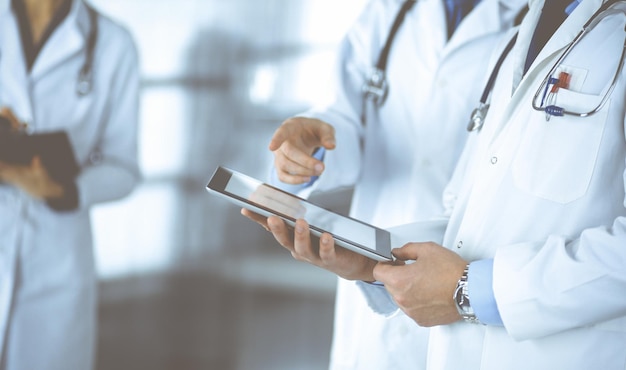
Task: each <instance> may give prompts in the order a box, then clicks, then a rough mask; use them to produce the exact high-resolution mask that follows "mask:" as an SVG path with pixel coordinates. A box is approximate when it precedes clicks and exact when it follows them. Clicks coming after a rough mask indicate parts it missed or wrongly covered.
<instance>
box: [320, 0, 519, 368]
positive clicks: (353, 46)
mask: <svg viewBox="0 0 626 370" xmlns="http://www.w3.org/2000/svg"><path fill="white" fill-rule="evenodd" d="M402 2H403V1H400V0H382V1H381V0H375V1H371V2H369V3H368V5H367V6H366V8H365V10H364V11H363V13H362V14H361V16H360V17H359V19H358V20H357V22H356V24H355V25H354V26H353V27H352V29H351V30H350V32H349V33H348V35H347V37H346V39H345V41H344V43H343V44H342V49H341V54H340V58H339V61H338V66H339V71H338V78H337V86H336V91H337V97H336V100H335V101H334V103H333V105H331V106H330V107H325V108H323V109H318V110H316V111H314V112H312V113H310V114H308V116H310V117H315V118H319V119H321V120H323V121H325V122H328V123H330V124H332V125H333V126H334V127H335V130H336V141H337V147H336V149H335V150H332V151H328V152H326V155H325V159H324V162H325V165H326V170H325V172H324V173H323V174H322V176H320V178H319V180H317V182H316V183H315V184H314V186H313V187H312V189H310V190H311V191H324V190H327V189H333V188H337V187H341V186H350V185H353V184H356V186H355V192H354V197H353V200H352V209H351V212H350V215H351V216H352V217H355V218H357V219H361V220H364V221H366V222H369V223H372V224H374V225H377V226H379V227H382V228H388V227H392V226H396V225H401V224H406V223H410V222H414V221H417V220H423V219H430V218H432V217H434V216H438V215H442V214H443V207H442V205H441V197H442V192H443V189H444V187H445V185H446V184H447V182H448V181H449V177H450V175H451V173H452V171H453V168H454V167H455V164H456V161H457V158H458V156H459V155H460V153H461V151H462V148H463V146H464V143H465V140H466V138H467V136H468V133H467V131H466V129H465V128H466V125H467V122H468V120H469V116H470V113H471V111H472V109H473V108H474V107H475V106H476V105H477V103H478V101H479V98H480V94H481V93H482V88H483V86H484V84H485V80H486V77H485V75H486V74H487V70H488V64H489V57H488V56H489V55H490V54H491V51H492V49H493V48H494V46H495V45H496V44H497V42H498V40H499V37H500V36H501V35H502V33H503V32H504V31H505V30H507V29H508V28H509V27H510V26H511V25H512V23H513V19H514V17H515V16H516V15H517V14H518V13H519V11H520V9H521V8H522V7H523V6H524V5H525V4H524V3H523V2H519V3H518V4H515V2H511V1H498V0H484V1H482V3H480V4H479V5H478V6H477V8H476V9H475V10H474V11H473V12H472V13H470V15H468V16H467V18H466V19H465V20H464V21H463V22H462V23H461V24H460V26H459V28H458V30H457V31H456V32H455V34H454V35H453V37H452V38H451V39H450V41H447V29H446V20H445V11H444V8H443V3H442V2H441V1H439V0H419V1H418V2H417V4H416V5H415V6H414V8H413V9H412V10H411V11H410V12H409V13H408V14H407V16H406V19H405V21H404V23H403V24H402V25H401V27H400V29H399V31H398V34H397V36H396V39H395V41H394V43H393V46H392V49H391V54H390V57H389V64H388V82H389V96H388V98H387V101H386V103H385V105H384V106H383V107H382V108H380V110H379V111H378V112H377V114H376V115H368V117H367V118H368V119H367V122H366V125H365V127H363V125H362V123H361V121H360V115H361V113H362V110H363V101H362V93H361V89H362V86H363V84H364V83H365V81H366V79H367V78H368V77H369V73H370V71H371V68H372V66H373V65H374V64H375V61H376V59H377V58H378V54H379V53H380V51H381V49H382V47H383V44H384V42H385V39H386V37H387V34H388V32H389V30H390V26H391V23H392V21H393V19H394V17H395V15H396V13H397V11H398V9H399V8H400V6H401V4H402ZM361 143H363V145H364V146H365V149H363V150H362V149H361V147H360V145H361ZM363 153H365V154H363ZM394 247H399V245H396V246H394ZM427 335H428V331H427V330H426V329H422V328H420V327H418V326H417V325H416V324H415V323H414V322H413V321H412V320H411V319H409V318H407V317H406V316H405V315H403V314H397V315H395V316H393V317H383V316H380V315H378V314H376V313H374V312H373V311H372V310H371V309H370V308H369V307H368V305H367V303H366V301H365V300H364V298H363V297H362V295H361V292H360V291H359V289H358V287H357V286H356V285H355V284H354V282H348V281H344V280H341V279H340V281H339V285H338V292H337V302H336V313H335V330H334V339H333V347H332V354H331V357H332V359H331V368H333V369H365V368H367V369H404V368H406V369H419V368H420V367H423V366H424V362H425V360H424V359H425V351H426V349H425V348H426V347H425V341H426V336H427Z"/></svg>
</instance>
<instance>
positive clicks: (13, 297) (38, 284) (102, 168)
mask: <svg viewBox="0 0 626 370" xmlns="http://www.w3.org/2000/svg"><path fill="white" fill-rule="evenodd" d="M89 24H90V22H89V17H88V13H87V10H86V8H85V5H84V4H83V3H82V2H81V1H74V3H73V5H72V8H71V10H70V14H69V15H68V17H67V18H66V19H65V20H64V21H63V23H61V25H60V26H59V28H57V30H56V31H55V32H54V34H52V35H51V37H50V39H49V40H48V43H47V44H46V45H45V47H44V48H43V50H42V51H41V53H40V54H39V56H38V58H37V60H36V62H35V64H34V66H33V69H32V71H31V73H30V74H27V72H26V68H25V62H24V58H23V53H22V46H21V43H20V38H19V32H18V26H17V22H16V18H15V16H14V15H13V13H12V11H11V8H10V1H9V0H0V105H4V106H9V107H11V108H12V109H13V111H14V112H15V114H16V115H17V116H18V117H19V118H20V119H22V120H24V121H26V122H30V124H31V128H32V129H34V131H35V132H45V131H50V130H55V129H65V130H67V132H68V134H69V137H70V141H71V143H72V145H73V148H74V154H75V156H76V158H77V161H78V162H79V163H80V164H81V167H82V169H81V172H80V174H79V175H78V177H77V179H76V184H77V189H78V198H79V207H78V209H76V210H74V211H69V212H55V211H54V210H52V209H51V208H49V207H48V206H47V205H46V204H45V203H43V202H40V201H36V200H33V199H32V198H30V197H28V196H27V195H25V194H24V193H22V192H20V191H18V190H17V189H15V188H13V187H10V186H7V185H0V349H2V365H1V366H0V368H2V369H9V370H23V369H46V370H71V369H76V370H85V369H90V368H92V366H93V355H94V344H95V341H94V339H95V334H96V333H95V330H96V315H95V312H96V306H95V303H96V276H95V271H94V261H93V251H92V240H91V227H90V219H89V207H90V206H91V205H93V204H94V203H98V202H102V201H107V200H113V199H117V198H120V197H122V196H124V195H126V194H128V193H129V192H130V191H131V189H132V188H133V186H134V185H135V184H136V182H137V181H138V178H139V172H138V168H137V146H136V141H137V111H138V85H139V84H138V80H139V79H138V65H137V54H136V50H135V47H134V44H133V42H132V40H131V38H130V36H129V34H128V33H127V32H126V31H125V30H123V29H122V28H121V27H120V26H118V25H116V24H114V23H113V22H111V21H110V20H109V19H106V18H104V17H100V18H99V22H98V24H99V29H98V30H99V34H98V41H97V46H96V53H95V61H94V71H93V76H94V82H93V91H92V92H91V93H90V94H88V95H87V96H84V97H79V96H77V94H76V92H75V91H76V83H77V76H78V71H79V69H80V67H81V66H82V65H83V61H84V58H85V51H84V49H83V48H84V47H85V43H86V39H87V34H88V31H89ZM97 147H99V148H100V150H99V155H94V153H96V151H97V149H96V148H97ZM96 154H98V153H96ZM96 156H98V157H100V159H99V160H97V161H90V159H95V157H96Z"/></svg>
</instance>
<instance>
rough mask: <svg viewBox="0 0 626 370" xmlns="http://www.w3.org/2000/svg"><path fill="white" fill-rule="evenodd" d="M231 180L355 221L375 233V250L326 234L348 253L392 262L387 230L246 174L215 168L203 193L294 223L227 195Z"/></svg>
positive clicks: (318, 232) (312, 228) (318, 230)
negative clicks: (241, 181) (250, 183)
mask: <svg viewBox="0 0 626 370" xmlns="http://www.w3.org/2000/svg"><path fill="white" fill-rule="evenodd" d="M231 177H239V178H240V179H243V180H245V181H247V182H253V183H256V184H258V185H259V186H261V185H264V186H266V187H268V188H270V189H273V190H276V191H278V192H281V193H282V194H286V195H288V196H290V197H293V198H295V199H297V200H298V201H300V202H303V203H304V204H308V205H310V206H313V207H316V208H317V209H320V210H323V211H324V212H329V213H330V214H332V215H333V216H334V217H341V218H344V219H347V220H350V221H351V222H356V223H359V224H362V225H365V226H367V227H369V228H371V229H373V231H374V232H375V239H376V245H375V249H376V250H372V249H371V248H369V247H366V246H364V245H362V244H360V243H357V242H355V241H352V240H350V239H348V238H346V237H345V236H342V235H340V234H338V233H330V232H329V233H330V234H331V235H332V236H333V239H334V240H335V243H336V244H337V245H339V246H341V247H344V248H347V249H349V250H352V251H354V252H356V253H359V254H362V255H364V256H366V257H368V258H371V259H374V260H376V261H392V260H393V256H392V254H391V236H390V234H389V232H388V231H386V230H383V229H380V228H378V227H375V226H373V225H370V224H368V223H365V222H362V221H359V220H357V219H354V218H351V217H348V216H344V215H341V214H338V213H335V212H333V211H330V210H328V209H325V208H323V207H320V206H318V205H316V204H313V203H311V202H309V201H308V200H306V199H304V198H301V197H298V196H297V195H294V194H291V193H288V192H286V191H283V190H281V189H279V188H277V187H274V186H272V185H269V184H267V183H264V182H262V181H260V180H257V179H255V178H253V177H250V176H248V175H245V174H242V173H240V172H237V171H234V170H231V169H229V168H226V167H222V166H219V167H218V168H217V169H216V170H215V172H214V173H213V176H211V179H210V180H209V182H208V184H207V186H206V189H207V191H209V192H211V193H213V194H216V195H219V196H221V197H223V198H225V199H228V200H230V201H231V202H233V203H235V204H237V205H239V206H241V207H244V208H247V209H249V210H251V211H253V212H256V213H258V214H261V215H263V216H265V217H269V216H278V217H280V218H282V219H283V220H284V221H285V222H286V223H287V224H289V225H290V226H292V227H293V226H294V224H295V221H296V220H295V219H294V218H293V217H291V216H289V215H286V214H284V213H281V212H280V211H277V210H274V209H271V208H269V207H266V206H264V205H262V204H258V203H256V202H253V201H251V200H249V199H246V198H244V197H242V196H241V195H238V194H234V193H232V192H229V191H227V190H226V187H227V185H228V183H229V182H230V180H231ZM307 222H309V220H307ZM309 229H310V231H311V233H312V234H314V235H316V236H320V235H321V234H322V233H324V232H328V231H326V230H323V229H321V228H319V227H317V226H315V225H311V224H310V222H309ZM383 249H385V250H386V251H387V252H388V254H387V255H385V254H382V253H381V252H379V251H380V250H383Z"/></svg>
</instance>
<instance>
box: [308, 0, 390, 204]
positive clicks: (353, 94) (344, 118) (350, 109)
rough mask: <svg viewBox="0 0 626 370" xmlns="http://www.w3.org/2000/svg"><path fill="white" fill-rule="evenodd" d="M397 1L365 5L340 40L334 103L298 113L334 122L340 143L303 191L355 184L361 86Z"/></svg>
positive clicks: (361, 130)
mask: <svg viewBox="0 0 626 370" xmlns="http://www.w3.org/2000/svg"><path fill="white" fill-rule="evenodd" d="M395 2H396V1H386V2H385V1H370V2H369V3H368V4H367V5H366V6H365V8H364V10H363V11H362V13H361V14H360V16H359V17H358V19H357V20H356V22H355V23H354V24H353V25H352V26H351V28H350V29H349V31H348V33H347V34H346V36H345V37H344V38H343V40H342V41H341V43H340V46H339V50H338V53H337V59H336V62H335V68H334V72H333V73H334V78H333V79H332V80H333V83H334V86H333V89H332V90H333V93H334V96H333V97H332V98H331V99H330V102H331V103H330V104H328V105H325V106H322V107H316V108H314V109H312V110H310V111H308V112H306V113H304V114H301V115H299V116H301V117H308V118H316V119H319V120H321V121H324V122H326V123H329V124H331V125H332V126H333V127H334V129H335V140H336V143H337V145H336V148H335V149H334V150H330V151H326V152H325V154H324V163H325V166H326V168H325V171H324V173H323V174H322V175H321V176H320V177H319V179H318V180H317V181H316V182H315V183H314V184H312V186H311V187H309V189H305V190H303V191H301V192H300V195H303V194H304V196H306V195H307V194H310V193H311V192H312V191H327V190H332V189H337V188H341V187H344V186H353V185H354V183H355V182H356V181H357V179H358V177H359V173H360V171H361V144H362V141H363V140H364V137H363V135H364V127H363V124H362V120H361V117H362V114H363V110H364V107H363V95H362V88H363V85H364V83H365V81H366V78H367V77H368V76H369V73H370V71H371V69H372V67H373V66H374V65H375V63H376V58H378V53H379V52H380V49H382V45H383V44H384V41H385V37H386V32H387V31H388V30H387V23H389V22H391V21H392V20H393V16H394V15H395V11H396V10H397V7H396V6H395V5H396V4H395ZM388 3H394V6H389V4H388Z"/></svg>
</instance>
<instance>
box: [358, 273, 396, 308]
mask: <svg viewBox="0 0 626 370" xmlns="http://www.w3.org/2000/svg"><path fill="white" fill-rule="evenodd" d="M356 285H357V287H359V289H360V290H361V292H362V293H363V296H364V297H365V300H366V301H367V305H368V306H369V307H370V308H371V309H372V311H374V312H375V313H377V314H379V315H383V316H392V315H393V314H394V313H396V312H397V311H398V310H399V308H398V306H397V305H396V302H394V300H393V298H391V295H390V294H389V292H387V289H385V286H384V285H383V284H382V283H380V282H374V283H367V282H365V281H360V280H357V282H356Z"/></svg>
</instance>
